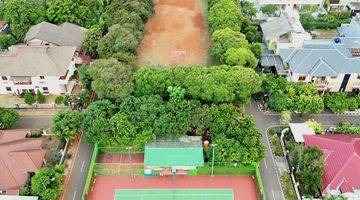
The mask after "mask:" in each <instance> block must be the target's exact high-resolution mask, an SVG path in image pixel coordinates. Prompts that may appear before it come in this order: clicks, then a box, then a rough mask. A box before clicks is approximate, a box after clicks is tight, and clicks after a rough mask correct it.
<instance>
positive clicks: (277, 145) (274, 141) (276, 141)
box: [271, 135, 284, 156]
mask: <svg viewBox="0 0 360 200" xmlns="http://www.w3.org/2000/svg"><path fill="white" fill-rule="evenodd" d="M271 144H272V146H273V147H274V154H275V156H284V154H283V152H282V149H281V144H280V138H279V137H278V136H277V135H274V136H272V137H271Z"/></svg>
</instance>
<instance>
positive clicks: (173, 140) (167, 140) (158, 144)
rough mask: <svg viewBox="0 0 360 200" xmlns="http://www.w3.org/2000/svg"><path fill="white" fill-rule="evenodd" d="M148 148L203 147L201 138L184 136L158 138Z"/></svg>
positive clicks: (147, 145)
mask: <svg viewBox="0 0 360 200" xmlns="http://www.w3.org/2000/svg"><path fill="white" fill-rule="evenodd" d="M145 147H146V148H149V147H150V148H188V147H202V140H201V137H200V136H183V137H180V138H177V137H163V138H157V139H156V140H154V141H152V142H148V143H147V144H146V145H145Z"/></svg>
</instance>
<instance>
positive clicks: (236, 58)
mask: <svg viewBox="0 0 360 200" xmlns="http://www.w3.org/2000/svg"><path fill="white" fill-rule="evenodd" d="M225 63H226V64H227V65H230V66H234V65H236V66H243V67H250V68H255V67H256V66H257V64H258V60H257V59H256V58H255V56H254V54H253V53H252V52H251V51H250V50H249V49H245V48H238V49H235V48H230V49H228V50H227V51H226V53H225Z"/></svg>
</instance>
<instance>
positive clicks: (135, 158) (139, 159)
mask: <svg viewBox="0 0 360 200" xmlns="http://www.w3.org/2000/svg"><path fill="white" fill-rule="evenodd" d="M130 158H131V162H132V163H133V164H143V163H144V154H143V153H131V154H130V156H129V154H127V153H111V154H101V155H100V156H99V158H98V161H97V162H98V163H122V164H128V163H130Z"/></svg>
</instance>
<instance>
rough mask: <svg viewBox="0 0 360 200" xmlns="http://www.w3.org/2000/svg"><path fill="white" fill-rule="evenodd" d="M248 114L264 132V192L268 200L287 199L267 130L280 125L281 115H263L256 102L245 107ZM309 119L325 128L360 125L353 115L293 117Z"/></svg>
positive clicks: (262, 168)
mask: <svg viewBox="0 0 360 200" xmlns="http://www.w3.org/2000/svg"><path fill="white" fill-rule="evenodd" d="M245 111H246V114H248V115H253V116H254V123H255V125H256V127H257V128H258V129H259V130H260V131H261V132H262V134H263V136H262V140H263V143H264V144H265V146H266V153H265V158H264V159H263V160H262V161H261V163H260V166H261V169H260V172H261V176H262V177H263V181H264V190H265V194H266V197H267V199H269V200H283V199H285V197H284V194H283V191H282V189H281V183H280V178H279V173H278V170H277V166H276V164H275V161H274V156H273V154H272V153H271V149H270V144H269V141H268V139H267V130H268V129H269V128H271V127H272V126H276V125H279V124H280V123H279V119H280V115H279V114H273V115H267V114H264V113H262V112H261V111H260V110H259V108H258V106H257V103H256V102H252V103H250V104H247V105H246V106H245ZM308 119H314V120H315V121H317V122H319V123H321V125H322V126H323V127H329V126H336V125H337V124H338V123H339V122H342V121H346V120H347V121H350V122H352V123H354V124H360V117H359V116H351V115H337V114H330V113H329V114H320V115H303V116H302V117H301V116H300V115H299V114H293V115H292V122H304V121H306V120H308Z"/></svg>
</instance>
